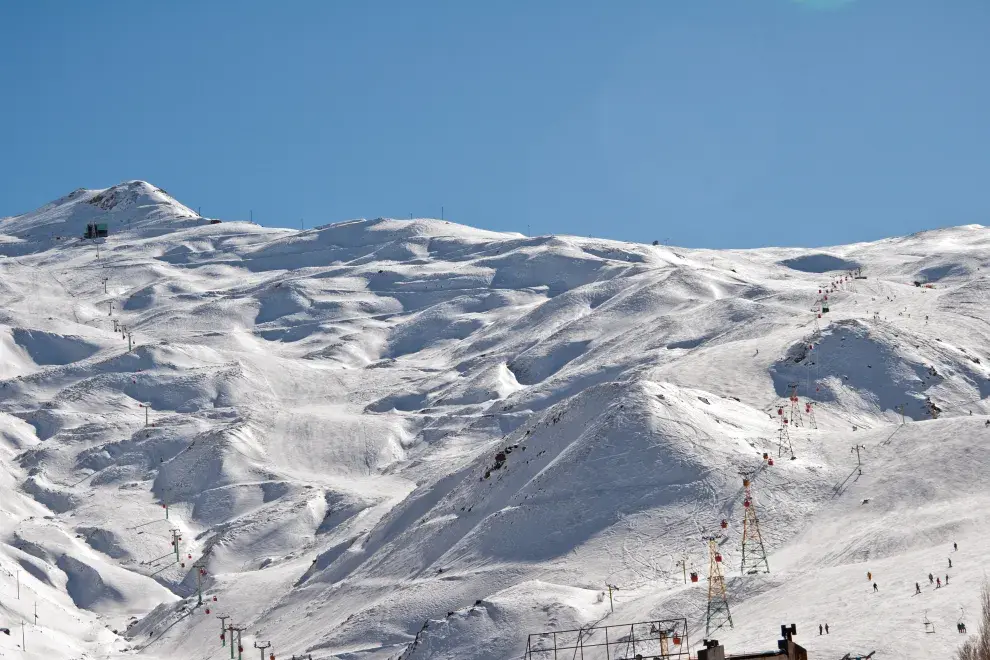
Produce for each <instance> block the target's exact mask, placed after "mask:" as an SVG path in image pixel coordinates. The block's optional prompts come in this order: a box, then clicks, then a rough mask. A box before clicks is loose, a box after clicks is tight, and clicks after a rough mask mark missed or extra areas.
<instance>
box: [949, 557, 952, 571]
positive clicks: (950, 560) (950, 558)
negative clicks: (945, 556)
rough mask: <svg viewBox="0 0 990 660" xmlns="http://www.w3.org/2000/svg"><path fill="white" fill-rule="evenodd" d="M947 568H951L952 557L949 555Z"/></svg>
mask: <svg viewBox="0 0 990 660" xmlns="http://www.w3.org/2000/svg"><path fill="white" fill-rule="evenodd" d="M949 568H952V557H949Z"/></svg>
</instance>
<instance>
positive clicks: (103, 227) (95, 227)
mask: <svg viewBox="0 0 990 660" xmlns="http://www.w3.org/2000/svg"><path fill="white" fill-rule="evenodd" d="M109 233H110V230H109V229H108V228H107V223H105V222H90V223H89V224H87V225H86V233H85V234H84V235H83V238H106V237H107V234H109Z"/></svg>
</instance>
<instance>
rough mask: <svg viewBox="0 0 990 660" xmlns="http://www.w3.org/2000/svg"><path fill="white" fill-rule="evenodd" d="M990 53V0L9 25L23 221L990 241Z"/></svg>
mask: <svg viewBox="0 0 990 660" xmlns="http://www.w3.org/2000/svg"><path fill="white" fill-rule="evenodd" d="M839 5H841V6H839ZM987 35H990V2H987V0H856V1H853V2H838V1H837V0H832V1H831V2H829V0H806V1H804V2H798V1H796V0H621V1H605V0H602V1H598V2H586V1H585V0H533V1H531V2H524V1H523V0H505V1H503V2H481V1H473V0H467V1H465V0H446V1H432V0H418V1H417V2H409V1H408V0H405V1H398V0H397V1H385V0H362V1H346V0H339V1H335V0H334V1H331V0H327V1H315V2H306V1H303V0H290V1H287V2H271V1H258V2H255V1H252V0H238V2H193V1H183V0H178V1H175V2H168V3H164V2H133V0H131V1H130V2H98V1H94V2H85V3H83V2H74V3H72V2H62V1H43V0H35V1H32V2H21V3H13V2H11V3H3V5H0V215H12V214H17V213H22V212H25V211H28V210H30V209H32V208H35V207H37V206H40V205H41V204H44V203H45V202H47V201H50V200H51V199H54V198H56V197H58V196H60V195H62V194H65V193H66V192H68V191H70V190H72V189H74V188H78V187H89V188H98V187H106V186H109V185H112V184H114V183H117V182H120V181H123V180H128V179H145V180H148V181H151V182H153V183H155V184H156V185H159V186H162V187H164V188H165V189H167V190H168V191H169V192H170V193H172V194H173V195H174V196H175V197H177V198H178V199H179V200H180V201H182V202H184V203H186V204H188V205H190V206H192V207H193V208H197V207H201V208H202V212H203V213H204V214H205V215H210V216H218V217H221V218H229V219H246V218H247V217H248V216H249V213H250V212H251V211H252V210H253V213H254V218H255V220H256V221H259V222H262V223H263V224H270V225H284V226H298V225H299V221H300V219H301V218H302V219H305V222H306V225H307V226H313V225H315V224H323V223H327V222H336V221H341V220H345V219H349V218H355V217H377V216H380V215H384V216H393V217H408V215H409V214H410V213H412V214H414V215H415V216H417V217H420V216H434V217H435V216H439V215H440V210H441V206H443V207H444V212H445V215H446V216H447V217H448V218H449V219H453V220H456V221H459V222H463V223H466V224H470V225H475V226H480V227H485V228H489V229H496V230H505V231H521V232H527V231H530V232H532V233H533V234H547V233H569V234H579V235H594V236H603V237H609V238H617V239H622V240H633V241H643V242H646V241H651V240H654V239H658V240H661V241H662V240H665V239H669V240H670V242H671V243H674V244H680V245H687V246H705V247H753V246H761V245H771V244H776V245H827V244H834V243H844V242H852V241H857V240H870V239H875V238H879V237H882V236H887V235H894V234H903V233H910V232H913V231H917V230H920V229H926V228H933V227H939V226H947V225H956V224H968V223H973V222H978V223H981V224H987V225H990V176H988V174H990V165H988V162H990V161H988V155H990V38H988V36H987Z"/></svg>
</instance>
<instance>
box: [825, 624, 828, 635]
mask: <svg viewBox="0 0 990 660" xmlns="http://www.w3.org/2000/svg"><path fill="white" fill-rule="evenodd" d="M825 634H826V635H827V634H828V624H827V623H826V624H825Z"/></svg>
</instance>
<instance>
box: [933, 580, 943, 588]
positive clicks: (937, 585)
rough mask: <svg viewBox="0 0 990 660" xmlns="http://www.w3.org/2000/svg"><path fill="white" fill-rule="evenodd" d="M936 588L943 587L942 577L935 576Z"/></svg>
mask: <svg viewBox="0 0 990 660" xmlns="http://www.w3.org/2000/svg"><path fill="white" fill-rule="evenodd" d="M935 588H936V589H941V588H942V578H935Z"/></svg>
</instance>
